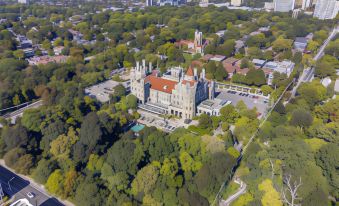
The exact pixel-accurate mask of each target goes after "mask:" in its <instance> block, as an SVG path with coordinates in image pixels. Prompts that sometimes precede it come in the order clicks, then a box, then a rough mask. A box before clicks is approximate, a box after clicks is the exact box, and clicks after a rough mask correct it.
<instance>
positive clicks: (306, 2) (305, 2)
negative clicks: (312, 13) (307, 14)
mask: <svg viewBox="0 0 339 206" xmlns="http://www.w3.org/2000/svg"><path fill="white" fill-rule="evenodd" d="M311 6H312V0H303V2H302V5H301V8H302V9H303V10H305V9H308V8H310V7H311Z"/></svg>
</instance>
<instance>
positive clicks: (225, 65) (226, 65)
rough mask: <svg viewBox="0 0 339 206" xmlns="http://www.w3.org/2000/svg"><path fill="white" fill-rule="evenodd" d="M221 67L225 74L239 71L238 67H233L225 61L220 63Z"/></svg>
mask: <svg viewBox="0 0 339 206" xmlns="http://www.w3.org/2000/svg"><path fill="white" fill-rule="evenodd" d="M222 65H223V67H224V69H225V70H226V72H227V73H234V72H235V71H237V70H238V69H240V68H239V67H237V66H233V65H232V64H231V63H227V62H225V61H223V62H222Z"/></svg>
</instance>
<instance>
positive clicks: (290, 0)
mask: <svg viewBox="0 0 339 206" xmlns="http://www.w3.org/2000/svg"><path fill="white" fill-rule="evenodd" d="M294 4H295V0H274V11H278V12H289V11H291V10H293V9H294Z"/></svg>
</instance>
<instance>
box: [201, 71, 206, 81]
mask: <svg viewBox="0 0 339 206" xmlns="http://www.w3.org/2000/svg"><path fill="white" fill-rule="evenodd" d="M201 78H202V79H205V69H204V68H203V69H202V72H201Z"/></svg>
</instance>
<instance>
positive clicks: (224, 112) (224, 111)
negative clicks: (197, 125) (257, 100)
mask: <svg viewBox="0 0 339 206" xmlns="http://www.w3.org/2000/svg"><path fill="white" fill-rule="evenodd" d="M220 114H221V120H222V121H223V122H228V123H234V122H235V120H236V119H237V118H238V117H239V113H238V112H237V110H236V109H235V108H234V106H233V105H231V104H229V105H226V106H224V107H223V108H221V109H220Z"/></svg>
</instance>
